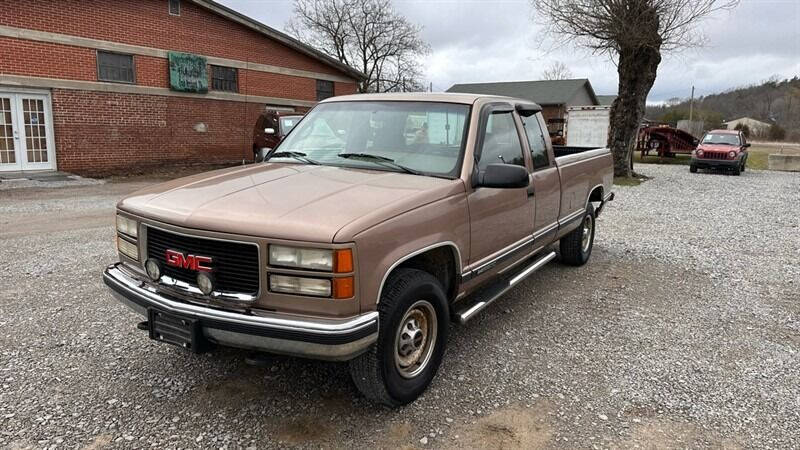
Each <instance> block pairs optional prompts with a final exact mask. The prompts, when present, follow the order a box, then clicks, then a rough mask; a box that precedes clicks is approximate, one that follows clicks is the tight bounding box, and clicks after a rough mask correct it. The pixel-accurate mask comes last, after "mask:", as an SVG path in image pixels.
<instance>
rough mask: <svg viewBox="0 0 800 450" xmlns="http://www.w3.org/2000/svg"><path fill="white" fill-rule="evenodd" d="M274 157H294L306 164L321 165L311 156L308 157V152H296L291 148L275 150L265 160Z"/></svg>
mask: <svg viewBox="0 0 800 450" xmlns="http://www.w3.org/2000/svg"><path fill="white" fill-rule="evenodd" d="M273 157H275V158H294V159H296V160H298V161H300V162H304V163H306V164H311V165H314V166H318V165H320V164H319V162H318V161H314V160H313V159H311V158H306V154H305V153H303V152H294V151H291V150H289V151H282V152H275V153H273V154H271V155H269V158H268V159H266V160H265V161H269V160H270V159H272V158H273Z"/></svg>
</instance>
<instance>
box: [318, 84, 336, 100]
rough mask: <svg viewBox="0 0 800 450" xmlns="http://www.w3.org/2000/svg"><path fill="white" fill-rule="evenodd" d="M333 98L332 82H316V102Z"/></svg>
mask: <svg viewBox="0 0 800 450" xmlns="http://www.w3.org/2000/svg"><path fill="white" fill-rule="evenodd" d="M328 97H333V81H328V80H317V101H320V100H325V99H326V98H328Z"/></svg>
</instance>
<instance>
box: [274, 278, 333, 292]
mask: <svg viewBox="0 0 800 450" xmlns="http://www.w3.org/2000/svg"><path fill="white" fill-rule="evenodd" d="M269 290H270V291H272V292H283V293H286V294H298V295H312V296H314V297H330V296H331V280H321V279H319V278H303V277H290V276H286V275H270V276H269Z"/></svg>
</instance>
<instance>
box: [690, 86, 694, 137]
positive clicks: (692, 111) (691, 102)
mask: <svg viewBox="0 0 800 450" xmlns="http://www.w3.org/2000/svg"><path fill="white" fill-rule="evenodd" d="M693 113H694V86H692V99H691V100H689V122H691V121H692V114H693ZM689 126H690V127H691V124H690V125H689Z"/></svg>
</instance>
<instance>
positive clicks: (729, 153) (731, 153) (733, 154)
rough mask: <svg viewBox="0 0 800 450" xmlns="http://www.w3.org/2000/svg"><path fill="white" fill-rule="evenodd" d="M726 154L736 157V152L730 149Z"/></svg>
mask: <svg viewBox="0 0 800 450" xmlns="http://www.w3.org/2000/svg"><path fill="white" fill-rule="evenodd" d="M728 156H730V157H731V158H736V152H734V151H733V150H731V151H730V152H728Z"/></svg>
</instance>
